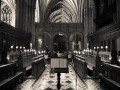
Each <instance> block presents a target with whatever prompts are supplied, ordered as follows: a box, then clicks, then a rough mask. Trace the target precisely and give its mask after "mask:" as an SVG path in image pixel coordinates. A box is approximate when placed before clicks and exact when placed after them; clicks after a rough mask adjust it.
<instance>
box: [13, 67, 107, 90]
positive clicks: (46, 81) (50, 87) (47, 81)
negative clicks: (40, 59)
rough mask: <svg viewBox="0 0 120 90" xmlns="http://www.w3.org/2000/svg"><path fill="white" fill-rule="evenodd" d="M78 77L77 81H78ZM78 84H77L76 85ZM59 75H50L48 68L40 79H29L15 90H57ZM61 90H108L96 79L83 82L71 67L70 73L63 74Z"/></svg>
mask: <svg viewBox="0 0 120 90" xmlns="http://www.w3.org/2000/svg"><path fill="white" fill-rule="evenodd" d="M76 77H77V79H76ZM76 83H77V84H76ZM56 85H57V74H56V73H55V74H50V68H49V67H48V68H47V69H46V70H45V72H44V73H43V74H42V76H41V77H40V78H39V79H38V80H35V79H27V80H26V81H25V82H24V83H22V84H20V85H18V86H17V87H16V88H15V90H57V87H56ZM61 90H107V89H103V87H102V88H101V87H100V86H99V81H98V80H94V79H89V78H88V79H84V80H81V79H80V78H79V77H78V76H76V74H75V72H74V70H73V68H72V67H71V66H69V73H62V74H61Z"/></svg>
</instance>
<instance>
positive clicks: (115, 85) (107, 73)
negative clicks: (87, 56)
mask: <svg viewBox="0 0 120 90" xmlns="http://www.w3.org/2000/svg"><path fill="white" fill-rule="evenodd" d="M99 76H100V79H101V82H100V85H102V84H103V83H104V84H108V85H109V86H110V88H111V89H112V90H113V89H114V90H120V67H119V66H116V65H111V64H108V63H104V64H103V65H102V74H99Z"/></svg>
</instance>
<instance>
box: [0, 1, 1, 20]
mask: <svg viewBox="0 0 120 90" xmlns="http://www.w3.org/2000/svg"><path fill="white" fill-rule="evenodd" d="M0 20H1V0H0Z"/></svg>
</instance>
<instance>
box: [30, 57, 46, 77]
mask: <svg viewBox="0 0 120 90" xmlns="http://www.w3.org/2000/svg"><path fill="white" fill-rule="evenodd" d="M44 70H45V62H44V58H43V57H41V58H39V59H38V60H36V61H34V62H32V77H33V78H36V79H37V78H39V76H40V75H41V74H42V73H43V71H44Z"/></svg>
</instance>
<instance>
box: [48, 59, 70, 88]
mask: <svg viewBox="0 0 120 90" xmlns="http://www.w3.org/2000/svg"><path fill="white" fill-rule="evenodd" d="M50 67H51V72H54V73H57V81H58V82H57V89H58V90H60V88H61V85H60V75H61V74H60V73H68V72H69V70H68V60H67V59H64V58H51V62H50Z"/></svg>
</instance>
